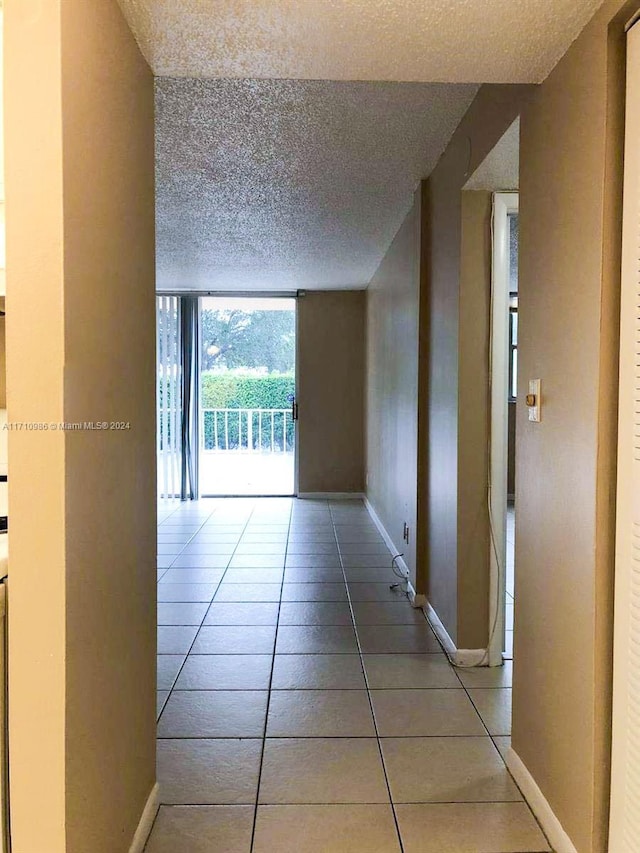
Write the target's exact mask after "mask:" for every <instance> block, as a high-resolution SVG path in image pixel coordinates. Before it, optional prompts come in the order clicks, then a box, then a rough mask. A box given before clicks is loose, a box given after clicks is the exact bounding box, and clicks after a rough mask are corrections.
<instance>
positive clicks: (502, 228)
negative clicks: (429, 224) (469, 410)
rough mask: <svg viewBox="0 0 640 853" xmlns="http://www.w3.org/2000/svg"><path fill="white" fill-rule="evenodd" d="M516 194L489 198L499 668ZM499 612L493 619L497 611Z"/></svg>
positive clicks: (493, 594)
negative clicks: (512, 222)
mask: <svg viewBox="0 0 640 853" xmlns="http://www.w3.org/2000/svg"><path fill="white" fill-rule="evenodd" d="M518 205H519V197H518V194H517V193H494V194H493V220H492V221H493V238H492V253H491V255H492V257H491V334H490V338H491V340H490V374H491V375H490V383H491V434H490V440H489V441H490V473H489V497H488V500H489V509H490V523H491V528H492V543H493V547H492V548H491V549H490V573H489V578H490V579H489V654H488V659H489V661H488V662H489V665H490V666H501V665H502V651H503V649H504V632H505V603H506V601H505V599H506V572H507V569H506V562H507V459H508V444H509V265H510V264H509V261H510V258H509V219H508V217H509V214H510V213H515V212H517V210H518ZM496 606H497V608H498V612H497V614H496V612H495V608H496Z"/></svg>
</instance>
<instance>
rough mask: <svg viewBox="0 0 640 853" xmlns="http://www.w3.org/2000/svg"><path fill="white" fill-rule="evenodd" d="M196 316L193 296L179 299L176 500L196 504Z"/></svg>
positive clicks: (197, 359)
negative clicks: (179, 473)
mask: <svg viewBox="0 0 640 853" xmlns="http://www.w3.org/2000/svg"><path fill="white" fill-rule="evenodd" d="M199 323H200V313H199V305H198V297H197V296H181V297H180V361H181V366H182V434H181V441H182V478H181V486H180V498H181V500H183V501H187V500H192V501H193V500H197V498H198V496H199V488H198V448H199V435H198V433H199V423H200V418H199V412H200V346H199V341H200V329H199Z"/></svg>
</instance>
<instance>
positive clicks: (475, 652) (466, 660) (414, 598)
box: [364, 495, 487, 666]
mask: <svg viewBox="0 0 640 853" xmlns="http://www.w3.org/2000/svg"><path fill="white" fill-rule="evenodd" d="M364 505H365V506H366V508H367V511H368V513H369V515H370V516H371V520H372V521H373V523H374V524H375V526H376V527H377V528H378V531H379V533H380V535H381V536H382V538H383V539H384V542H385V545H386V546H387V548H388V549H389V550H390V551H391V552H392V553H394V554H399V553H400V552H399V551H398V549H397V548H396V546H395V544H394V542H393V539H392V538H391V537H390V536H389V533H388V532H387V529H386V527H385V526H384V524H383V523H382V521H381V520H380V518H379V516H378V513H377V512H376V511H375V509H374V508H373V504H372V503H371V501H370V500H369V498H368V497H367V496H366V495H365V496H364ZM396 563H397V564H398V567H399V568H400V569H401V571H402V572H403V573H404V574H405V576H406V581H405V582H406V585H407V588H406V593H407V595H408V597H409V601H410V602H411V605H412V607H415V608H418V609H422V610H424V611H425V614H426V616H427V619H428V620H429V622H430V624H431V627H432V628H433V630H434V631H435V634H436V636H437V638H438V639H439V640H440V642H441V643H442V645H443V646H444V649H445V651H446V653H447V654H448V655H449V657H450V658H451V660H452V661H453V662H454V663H456V664H458V665H460V666H478V665H479V664H480V663H483V662H484V661H486V658H487V650H486V649H457V648H456V645H455V643H454V642H453V640H452V639H451V637H450V636H449V634H448V632H447V629H446V628H445V627H444V625H443V624H442V622H441V621H440V617H439V616H438V614H437V613H436V611H435V610H434V609H433V607H432V606H431V604H430V603H429V602H428V600H427V597H426V595H422V594H421V593H420V594H418V593H417V592H416V591H415V589H414V586H413V584H412V583H411V577H410V572H409V566H407V564H406V563H405V561H404V560H403V559H402V557H398V559H397V560H396Z"/></svg>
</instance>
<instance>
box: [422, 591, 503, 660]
mask: <svg viewBox="0 0 640 853" xmlns="http://www.w3.org/2000/svg"><path fill="white" fill-rule="evenodd" d="M424 611H425V613H426V614H427V619H428V620H429V623H430V625H431V627H432V628H433V630H434V632H435V635H436V637H437V638H438V639H439V640H440V642H441V643H442V645H443V647H444V650H445V651H446V653H447V654H448V655H449V657H450V659H451V660H452V661H453V663H454V664H457V665H458V666H480V665H481V664H485V665H486V662H488V655H487V650H486V649H459V648H458V647H457V646H456V644H455V643H454V642H453V640H452V639H451V637H450V636H449V632H448V631H447V629H446V628H445V627H444V625H443V624H442V622H441V621H440V617H439V616H438V614H437V613H436V611H435V610H434V609H433V607H432V606H431V604H430V603H429V602H428V601H425V604H424Z"/></svg>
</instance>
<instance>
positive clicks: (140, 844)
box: [129, 782, 160, 853]
mask: <svg viewBox="0 0 640 853" xmlns="http://www.w3.org/2000/svg"><path fill="white" fill-rule="evenodd" d="M159 808H160V786H159V785H158V783H157V782H156V784H155V785H154V786H153V788H152V789H151V793H150V794H149V798H148V800H147V803H146V805H145V807H144V810H143V812H142V816H141V818H140V823H139V824H138V828H137V829H136V834H135V835H134V836H133V841H132V842H131V847H129V853H142V851H143V850H144V846H145V844H146V843H147V840H148V838H149V835H150V834H151V827H152V826H153V822H154V820H155V819H156V815H157V814H158V809H159Z"/></svg>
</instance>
